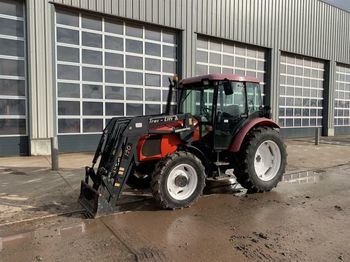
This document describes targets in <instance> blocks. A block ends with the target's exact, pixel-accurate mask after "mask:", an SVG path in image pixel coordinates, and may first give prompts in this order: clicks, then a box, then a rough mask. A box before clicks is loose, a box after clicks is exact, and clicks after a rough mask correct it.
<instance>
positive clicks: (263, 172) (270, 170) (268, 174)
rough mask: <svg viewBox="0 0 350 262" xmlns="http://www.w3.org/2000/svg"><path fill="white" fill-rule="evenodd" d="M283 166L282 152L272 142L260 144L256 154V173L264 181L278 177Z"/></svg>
mask: <svg viewBox="0 0 350 262" xmlns="http://www.w3.org/2000/svg"><path fill="white" fill-rule="evenodd" d="M280 166H281V150H280V148H279V147H278V145H277V144H276V143H275V142H274V141H272V140H266V141H264V142H262V143H261V144H260V146H259V147H258V149H257V150H256V152H255V157H254V168H255V173H256V174H257V176H258V177H259V179H260V180H262V181H270V180H272V179H273V178H275V177H276V175H277V174H278V171H279V169H280Z"/></svg>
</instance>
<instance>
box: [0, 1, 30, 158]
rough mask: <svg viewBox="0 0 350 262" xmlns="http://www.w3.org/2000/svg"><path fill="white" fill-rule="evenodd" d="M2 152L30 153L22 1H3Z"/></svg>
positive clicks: (0, 18)
mask: <svg viewBox="0 0 350 262" xmlns="http://www.w3.org/2000/svg"><path fill="white" fill-rule="evenodd" d="M0 23H1V26H0V155H12V154H20V153H25V152H27V150H28V148H27V142H25V143H23V141H27V132H28V130H27V91H26V69H25V67H26V63H25V61H26V59H25V57H26V55H25V43H26V40H25V17H24V4H23V1H14V0H0Z"/></svg>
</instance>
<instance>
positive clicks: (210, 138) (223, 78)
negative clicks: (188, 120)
mask: <svg viewBox="0 0 350 262" xmlns="http://www.w3.org/2000/svg"><path fill="white" fill-rule="evenodd" d="M178 89H179V93H180V96H179V102H178V112H177V113H179V114H182V113H190V114H191V115H192V116H194V117H195V118H196V119H197V120H198V122H199V126H200V128H199V129H200V137H201V139H202V141H207V142H209V143H210V144H211V145H212V146H213V147H214V150H226V149H228V148H229V146H230V144H231V141H232V137H233V136H234V135H235V134H236V133H237V131H239V130H240V128H241V127H242V126H243V125H244V124H245V123H246V122H247V121H249V120H250V119H252V118H256V117H266V116H268V112H267V110H266V108H264V107H263V104H262V92H261V86H260V84H259V82H258V80H257V79H255V78H253V77H241V76H237V75H232V74H227V75H225V74H220V75H219V74H210V75H205V76H201V77H194V78H188V79H185V80H183V81H181V82H180V83H179V87H178Z"/></svg>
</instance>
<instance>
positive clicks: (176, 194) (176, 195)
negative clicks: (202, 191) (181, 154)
mask: <svg viewBox="0 0 350 262" xmlns="http://www.w3.org/2000/svg"><path fill="white" fill-rule="evenodd" d="M179 177H181V178H184V177H185V178H186V179H187V183H186V185H184V186H179V185H177V184H176V182H175V181H176V179H178V178H179ZM197 184H198V177H197V172H196V170H195V169H194V168H193V167H192V166H191V165H188V164H180V165H177V166H175V167H174V168H173V170H171V172H170V174H169V176H168V180H167V190H168V192H169V195H170V196H171V197H172V198H173V199H175V200H185V199H187V198H189V197H190V196H191V195H192V194H193V192H194V191H195V190H196V188H197Z"/></svg>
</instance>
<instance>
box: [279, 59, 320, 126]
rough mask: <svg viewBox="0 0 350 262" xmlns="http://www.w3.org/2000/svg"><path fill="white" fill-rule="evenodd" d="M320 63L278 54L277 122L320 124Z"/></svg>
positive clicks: (286, 123) (290, 124)
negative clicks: (278, 91)
mask: <svg viewBox="0 0 350 262" xmlns="http://www.w3.org/2000/svg"><path fill="white" fill-rule="evenodd" d="M323 85H324V63H323V62H322V61H320V60H316V59H312V58H307V57H302V56H297V55H292V54H282V56H281V66H280V98H279V122H280V124H281V126H283V127H286V128H302V127H321V126H322V117H323Z"/></svg>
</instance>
